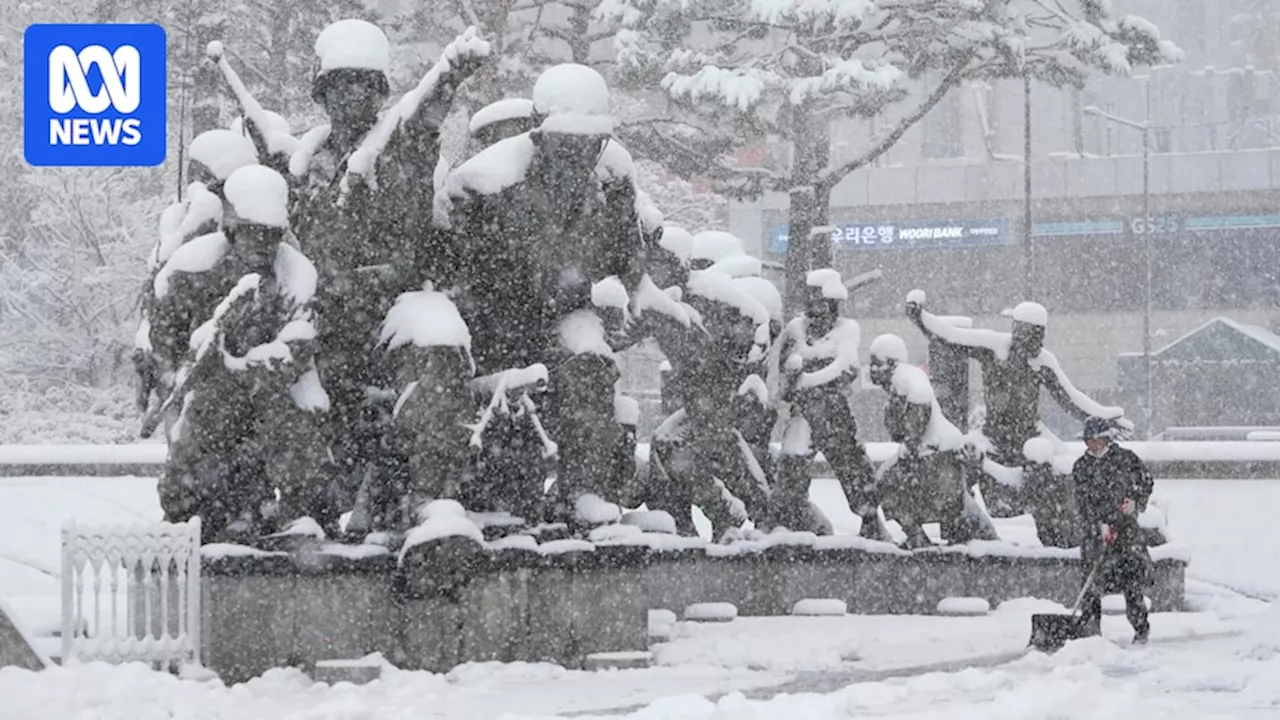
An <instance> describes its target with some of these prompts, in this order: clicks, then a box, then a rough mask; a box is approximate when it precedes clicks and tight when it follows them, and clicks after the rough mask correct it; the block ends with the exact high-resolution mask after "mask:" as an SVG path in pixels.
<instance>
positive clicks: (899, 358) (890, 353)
mask: <svg viewBox="0 0 1280 720" xmlns="http://www.w3.org/2000/svg"><path fill="white" fill-rule="evenodd" d="M870 353H871V357H873V358H883V359H885V360H893V361H894V362H897V363H901V364H906V363H907V343H906V342H905V341H903V339H902V338H901V337H899V336H897V335H894V334H892V333H885V334H884V335H879V336H877V337H876V339H875V340H872V341H871V348H870Z"/></svg>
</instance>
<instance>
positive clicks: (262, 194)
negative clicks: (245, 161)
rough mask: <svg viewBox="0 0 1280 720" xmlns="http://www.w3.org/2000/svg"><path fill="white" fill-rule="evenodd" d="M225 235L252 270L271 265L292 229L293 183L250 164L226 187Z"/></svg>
mask: <svg viewBox="0 0 1280 720" xmlns="http://www.w3.org/2000/svg"><path fill="white" fill-rule="evenodd" d="M223 195H224V197H225V198H226V203H225V206H224V208H223V215H222V217H223V223H222V224H223V232H224V233H226V236H227V239H228V240H229V241H230V242H231V247H232V253H233V254H234V256H235V257H236V258H237V259H238V260H240V261H241V262H243V263H244V264H245V265H247V266H248V268H249V270H250V271H257V270H258V269H261V268H265V267H268V266H270V264H271V263H272V261H273V260H274V259H275V255H276V251H277V249H278V248H279V244H280V242H281V241H282V240H284V233H285V230H286V229H288V227H289V183H288V181H286V180H285V179H284V177H283V176H282V175H280V173H278V172H276V171H275V170H272V169H271V168H269V167H266V166H265V165H246V166H245V167H242V168H240V169H239V170H236V171H235V172H233V173H231V176H230V177H228V178H227V182H226V184H225V185H224V187H223Z"/></svg>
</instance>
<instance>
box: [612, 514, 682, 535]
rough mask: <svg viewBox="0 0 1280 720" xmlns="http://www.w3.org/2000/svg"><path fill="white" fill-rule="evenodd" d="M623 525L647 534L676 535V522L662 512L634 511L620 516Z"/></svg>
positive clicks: (669, 515)
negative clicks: (631, 526)
mask: <svg viewBox="0 0 1280 720" xmlns="http://www.w3.org/2000/svg"><path fill="white" fill-rule="evenodd" d="M622 524H623V525H634V526H635V527H638V528H640V529H641V530H643V531H645V532H647V533H667V534H670V535H675V534H676V520H675V518H673V517H671V513H669V512H666V511H664V510H648V511H645V510H636V511H634V512H629V513H627V514H626V515H623V516H622Z"/></svg>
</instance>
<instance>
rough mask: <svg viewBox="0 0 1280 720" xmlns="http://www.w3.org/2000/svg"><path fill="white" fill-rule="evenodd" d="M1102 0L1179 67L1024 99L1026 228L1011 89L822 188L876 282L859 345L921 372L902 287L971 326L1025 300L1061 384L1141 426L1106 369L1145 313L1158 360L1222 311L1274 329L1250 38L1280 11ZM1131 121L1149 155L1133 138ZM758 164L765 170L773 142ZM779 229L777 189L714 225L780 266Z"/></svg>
mask: <svg viewBox="0 0 1280 720" xmlns="http://www.w3.org/2000/svg"><path fill="white" fill-rule="evenodd" d="M1115 4H1116V5H1117V6H1122V7H1123V8H1124V9H1125V10H1126V11H1128V12H1133V13H1134V14H1137V15H1142V16H1145V17H1148V18H1151V19H1153V20H1155V21H1156V22H1157V23H1158V24H1159V25H1160V27H1161V30H1162V32H1163V34H1164V35H1165V37H1168V38H1171V39H1173V40H1174V41H1175V42H1177V43H1178V44H1179V45H1180V46H1181V47H1183V49H1184V50H1185V51H1186V53H1187V58H1186V61H1185V62H1184V63H1182V64H1181V65H1179V66H1177V67H1167V68H1157V69H1152V70H1149V71H1143V72H1142V74H1140V75H1135V76H1134V77H1131V78H1123V79H1113V78H1107V79H1098V80H1095V81H1092V82H1090V83H1089V84H1088V85H1087V86H1086V87H1085V88H1082V89H1056V88H1051V87H1047V86H1042V85H1038V84H1036V85H1033V86H1032V87H1031V91H1030V95H1029V97H1030V107H1031V111H1030V116H1031V155H1030V167H1031V196H1030V198H1031V200H1030V207H1031V213H1030V214H1031V218H1032V221H1031V224H1030V227H1028V225H1027V222H1026V220H1025V216H1026V209H1027V204H1028V203H1027V194H1026V192H1025V182H1024V181H1025V177H1024V168H1025V166H1026V164H1025V163H1024V161H1023V152H1024V142H1025V138H1026V133H1025V131H1026V127H1027V124H1026V122H1025V120H1024V118H1025V116H1026V100H1027V95H1026V94H1025V93H1024V86H1023V83H1022V82H1020V81H1012V82H999V83H985V84H975V85H971V86H966V87H962V88H957V89H956V90H954V91H952V92H951V93H950V94H949V96H948V97H947V98H946V99H945V100H944V101H943V102H942V103H941V104H940V105H939V106H938V107H936V108H935V109H934V110H933V111H932V112H931V113H930V114H929V115H928V116H926V118H925V119H924V120H923V121H921V122H920V123H919V124H918V125H917V126H916V127H915V128H913V129H912V130H911V131H910V132H909V133H908V134H907V135H906V136H904V137H903V139H902V140H901V141H900V142H899V143H898V145H897V146H896V147H895V148H893V149H892V150H891V151H890V152H888V153H887V154H885V155H884V156H882V157H881V158H880V159H879V160H878V161H876V162H875V163H873V164H872V165H870V166H868V167H865V168H863V169H862V170H859V171H857V172H855V173H854V174H852V175H851V176H849V177H848V178H846V179H845V180H844V181H843V182H842V183H841V184H840V185H839V186H838V187H837V188H836V189H835V190H834V192H833V193H832V198H831V216H830V224H831V225H832V226H834V227H835V228H836V231H835V233H833V237H832V242H833V254H834V257H835V264H836V266H837V269H839V270H841V272H842V273H844V274H845V275H846V277H848V276H850V275H853V274H857V273H862V272H867V271H871V270H880V271H881V272H882V273H883V280H882V281H881V282H879V283H878V284H876V285H873V286H871V287H869V288H866V289H864V290H863V291H861V292H859V293H857V294H856V295H855V297H853V298H851V299H850V307H849V314H850V315H851V316H853V317H855V318H857V319H858V320H859V321H860V322H861V323H862V325H863V334H864V338H866V339H868V340H869V339H870V338H871V337H873V336H874V335H875V334H878V333H880V332H890V331H892V332H898V333H899V334H901V335H903V337H904V338H905V339H906V340H907V341H908V344H909V346H910V347H911V349H912V355H913V359H914V358H919V359H920V360H921V361H923V359H924V357H925V353H924V344H923V340H922V338H921V337H920V335H919V333H918V332H916V331H915V330H914V329H912V328H910V327H909V325H908V324H907V323H906V322H905V320H904V318H903V310H902V306H903V302H904V299H905V297H906V294H907V293H908V292H909V291H910V290H912V289H914V288H921V289H924V290H926V291H927V293H928V294H929V297H930V300H929V307H930V309H931V310H933V311H934V312H938V313H942V314H948V315H965V316H970V317H973V318H974V319H975V324H976V325H977V326H980V327H996V328H1002V329H1003V328H1007V327H1008V324H1007V323H1008V321H1007V320H1004V319H1003V318H1001V317H1000V315H999V313H1000V311H1001V310H1003V309H1005V308H1008V307H1011V306H1012V305H1014V304H1016V303H1017V302H1018V301H1020V300H1023V299H1032V300H1036V301H1038V302H1040V303H1042V304H1044V305H1045V306H1046V307H1047V308H1048V309H1049V311H1050V326H1049V332H1048V344H1049V346H1050V347H1051V348H1052V349H1053V350H1054V351H1055V352H1056V353H1057V354H1058V356H1059V359H1060V360H1061V361H1062V364H1063V366H1064V369H1065V370H1066V371H1067V373H1068V374H1069V375H1070V376H1071V377H1072V379H1073V380H1075V382H1076V384H1077V385H1078V386H1079V387H1080V388H1081V389H1084V390H1086V391H1089V392H1091V393H1093V394H1094V395H1096V396H1098V397H1099V399H1100V400H1109V401H1115V402H1120V403H1122V404H1124V405H1126V407H1127V408H1128V409H1129V412H1130V414H1131V415H1137V414H1138V410H1139V409H1138V407H1136V403H1138V402H1140V398H1141V392H1140V390H1139V389H1138V388H1135V387H1133V383H1132V381H1130V382H1122V379H1121V373H1120V370H1119V363H1118V358H1119V356H1120V355H1121V354H1122V353H1128V352H1135V351H1141V350H1142V348H1143V334H1142V328H1143V318H1144V315H1145V314H1146V313H1148V312H1149V313H1150V315H1149V317H1150V327H1151V330H1152V335H1153V337H1152V345H1153V347H1154V348H1155V349H1159V348H1160V347H1162V346H1163V345H1164V344H1166V343H1167V342H1169V341H1171V340H1173V339H1174V338H1177V337H1179V336H1181V335H1183V334H1184V333H1186V332H1187V331H1189V330H1191V329H1193V328H1195V327H1197V326H1199V325H1201V324H1203V323H1205V322H1206V321H1208V320H1210V319H1212V318H1214V317H1217V316H1226V317H1230V318H1232V319H1235V320H1238V321H1240V322H1244V323H1249V324H1252V325H1260V326H1270V325H1271V324H1272V320H1273V315H1274V310H1275V308H1276V304H1277V300H1278V299H1280V297H1278V294H1277V293H1278V287H1280V285H1278V281H1280V142H1277V141H1276V138H1277V137H1278V136H1280V82H1278V80H1277V74H1276V70H1277V68H1276V67H1272V66H1271V65H1274V64H1275V61H1274V60H1273V59H1272V57H1271V56H1270V55H1269V54H1268V53H1269V52H1270V42H1271V40H1266V41H1265V42H1263V41H1259V40H1257V39H1256V37H1255V36H1256V35H1257V34H1258V33H1257V27H1258V26H1259V25H1260V24H1265V23H1264V21H1265V20H1266V18H1262V17H1261V16H1259V15H1258V14H1257V13H1258V12H1264V13H1266V12H1270V13H1273V14H1276V15H1277V17H1280V8H1275V9H1272V10H1267V9H1266V4H1265V3H1263V4H1259V3H1257V2H1252V1H1251V0H1178V1H1177V2H1169V1H1168V0H1145V1H1142V0H1130V1H1129V2H1121V0H1116V2H1115ZM1259 8H1261V10H1259ZM1250 13H1253V14H1252V15H1251V14H1250ZM1276 45H1277V47H1278V48H1280V42H1277V43H1276ZM1262 63H1268V64H1266V65H1264V64H1262ZM1106 116H1112V118H1120V119H1121V121H1117V120H1115V119H1108V118H1107V117H1106ZM1124 120H1127V121H1129V122H1128V124H1125V123H1124V122H1123V121H1124ZM1143 123H1146V124H1147V126H1148V128H1149V129H1148V132H1147V133H1146V134H1147V136H1148V143H1149V148H1150V154H1149V160H1148V161H1147V162H1145V163H1144V159H1143V153H1142V148H1143V135H1144V132H1143V131H1142V130H1141V128H1140V127H1136V126H1140V125H1141V124H1143ZM880 124H881V125H882V126H883V125H884V124H885V121H883V120H881V121H880ZM877 129H878V128H877V123H876V121H869V122H863V123H850V124H848V125H847V126H841V127H838V128H837V129H836V131H835V133H834V135H835V138H834V141H833V153H834V154H835V155H836V156H837V158H836V161H837V162H838V161H839V160H840V159H841V158H849V157H853V156H854V155H855V154H856V153H857V152H859V151H860V150H861V149H862V148H865V147H867V146H868V145H869V144H870V143H869V141H870V139H871V138H873V137H875V136H876V135H877ZM1273 146H1277V147H1276V149H1272V148H1273ZM757 152H758V153H759V154H760V155H761V156H762V157H764V158H766V159H765V160H764V162H766V163H767V162H768V159H767V158H768V157H769V156H770V155H773V156H774V157H778V156H783V157H785V154H786V153H787V152H788V148H786V147H784V146H780V147H774V148H768V149H766V150H765V151H764V152H759V151H757ZM1144 166H1145V169H1146V175H1147V178H1148V181H1147V183H1145V186H1144ZM786 223H787V198H786V196H785V195H773V196H766V197H764V198H762V199H761V200H759V201H757V202H751V203H735V204H733V205H732V206H731V207H730V228H729V229H730V230H731V231H732V232H734V233H735V234H737V235H739V236H740V237H742V238H744V239H745V240H746V241H747V242H748V243H749V244H753V245H754V247H752V248H750V249H752V250H753V251H754V252H757V253H759V254H760V255H761V257H764V258H766V259H781V257H782V256H783V255H784V254H785V252H786V250H787V247H788V237H787V226H786ZM1148 252H1149V253H1150V274H1151V284H1150V305H1149V308H1148V296H1147V292H1146V288H1147V283H1146V277H1147V266H1148V263H1147V258H1148ZM866 344H867V343H865V342H864V346H865V345H866ZM1166 406H1167V405H1166ZM1055 424H1058V425H1059V427H1060V428H1062V429H1064V430H1066V429H1067V427H1068V425H1067V424H1066V423H1055ZM1155 424H1156V425H1157V426H1164V425H1176V424H1178V418H1174V417H1169V418H1157V419H1156V420H1155Z"/></svg>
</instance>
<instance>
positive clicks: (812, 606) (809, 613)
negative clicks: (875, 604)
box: [791, 598, 849, 617]
mask: <svg viewBox="0 0 1280 720" xmlns="http://www.w3.org/2000/svg"><path fill="white" fill-rule="evenodd" d="M848 612H849V606H848V605H847V604H845V601H843V600H838V599H836V598H805V599H804V600H800V601H799V602H797V603H796V604H795V605H793V606H792V607H791V614H792V615H802V616H805V617H822V616H837V617H842V616H844V615H846V614H848Z"/></svg>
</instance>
